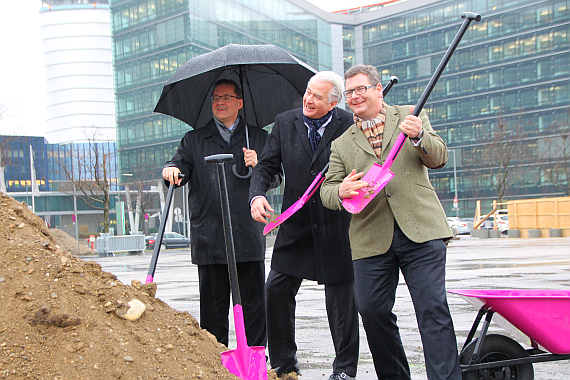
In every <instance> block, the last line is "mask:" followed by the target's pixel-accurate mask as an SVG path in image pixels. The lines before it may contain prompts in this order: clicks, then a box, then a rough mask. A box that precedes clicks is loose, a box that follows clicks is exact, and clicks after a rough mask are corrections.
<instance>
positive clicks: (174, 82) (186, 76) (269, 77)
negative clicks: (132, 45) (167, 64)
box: [154, 44, 316, 128]
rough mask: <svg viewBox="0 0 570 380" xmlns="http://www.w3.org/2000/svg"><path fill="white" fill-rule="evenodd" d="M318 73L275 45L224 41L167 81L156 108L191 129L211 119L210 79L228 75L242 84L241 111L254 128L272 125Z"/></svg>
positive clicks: (293, 105) (299, 102)
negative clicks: (227, 42) (224, 42)
mask: <svg viewBox="0 0 570 380" xmlns="http://www.w3.org/2000/svg"><path fill="white" fill-rule="evenodd" d="M315 73H316V71H315V70H314V69H313V68H311V67H310V66H309V65H307V64H305V63H303V62H301V61H300V60H298V59H297V58H295V57H293V56H292V55H291V54H289V53H288V52H287V51H286V50H284V49H282V48H280V47H277V46H273V45H235V44H232V45H226V46H224V47H222V48H219V49H217V50H214V51H212V52H209V53H206V54H202V55H199V56H197V57H194V58H191V59H189V60H188V61H186V63H184V65H182V66H181V67H180V68H179V69H178V70H177V71H176V72H175V73H174V75H172V77H171V78H170V79H169V80H168V82H166V84H165V85H164V88H163V89H162V94H161V96H160V99H159V100H158V103H157V104H156V107H155V109H154V112H159V113H163V114H166V115H170V116H173V117H175V118H177V119H179V120H182V121H184V122H185V123H187V124H189V125H191V126H192V127H194V128H199V127H202V126H203V125H205V124H206V122H207V121H208V120H210V119H211V118H212V107H211V102H210V95H211V92H212V86H213V84H214V82H216V81H217V80H219V79H232V80H234V81H235V82H237V83H238V84H240V86H241V87H242V91H243V98H244V99H243V101H244V108H243V109H242V111H241V112H242V115H243V116H244V117H245V119H246V121H247V122H248V123H249V124H251V125H254V126H257V127H259V128H263V127H265V126H266V125H268V124H271V123H272V122H273V121H274V119H275V116H276V115H277V114H278V113H281V112H284V111H287V110H290V109H292V108H296V107H300V106H301V105H302V96H303V94H304V93H305V89H306V87H307V82H308V81H309V79H310V78H311V77H312V76H313V75H314V74H315Z"/></svg>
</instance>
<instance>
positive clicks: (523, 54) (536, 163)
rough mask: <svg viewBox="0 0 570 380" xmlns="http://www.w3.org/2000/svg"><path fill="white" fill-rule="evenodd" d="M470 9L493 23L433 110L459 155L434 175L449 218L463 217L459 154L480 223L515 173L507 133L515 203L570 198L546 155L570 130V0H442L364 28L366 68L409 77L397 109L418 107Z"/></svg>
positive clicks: (437, 94)
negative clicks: (503, 149) (481, 208)
mask: <svg viewBox="0 0 570 380" xmlns="http://www.w3.org/2000/svg"><path fill="white" fill-rule="evenodd" d="M465 11H473V12H477V13H479V14H481V15H482V16H483V20H482V21H481V22H479V23H476V22H472V23H471V26H470V29H469V30H468V31H467V33H466V34H465V36H464V38H463V39H462V41H461V43H460V44H459V47H458V49H457V50H456V52H455V54H454V56H453V57H452V59H451V61H450V62H449V64H448V66H447V68H446V70H445V71H444V72H443V75H442V77H441V79H440V80H439V82H438V84H437V86H436V87H435V90H434V92H433V93H432V95H431V97H430V99H429V101H428V104H427V105H426V110H427V111H428V114H429V116H430V121H431V123H432V125H433V127H434V129H435V130H436V131H437V132H438V133H439V134H440V135H441V136H442V137H443V138H444V140H445V141H446V142H447V144H448V146H449V148H450V149H452V152H450V157H449V158H450V160H449V163H448V164H447V166H446V167H445V168H443V169H439V170H435V171H431V173H430V177H431V180H432V183H433V185H434V187H435V188H436V190H437V192H438V195H439V196H440V199H441V200H442V203H443V204H444V207H445V209H446V212H447V213H448V215H449V214H451V215H454V214H455V211H453V210H452V200H453V198H454V196H455V183H454V165H453V162H454V155H456V157H455V163H456V172H457V189H458V190H457V195H458V199H459V208H460V209H461V211H460V214H461V215H462V216H472V215H473V210H474V209H475V201H476V200H484V202H483V203H484V205H485V206H486V210H487V211H490V203H491V199H497V186H496V182H497V181H499V180H501V177H502V176H503V173H504V172H505V170H506V169H505V168H503V167H501V166H502V165H501V164H502V163H503V162H504V161H505V157H501V154H502V153H500V152H498V151H496V150H493V147H494V145H495V146H496V145H497V144H496V140H497V137H496V136H494V135H496V134H497V130H498V128H499V127H501V126H502V127H504V129H505V132H504V133H503V134H502V135H501V136H500V138H501V139H503V140H507V141H509V140H510V141H513V144H514V142H515V141H516V143H517V144H518V152H514V156H515V157H514V158H513V160H512V161H511V162H510V165H511V167H510V170H511V175H510V177H509V178H508V179H507V180H508V181H512V182H514V183H513V184H512V186H511V187H510V188H508V189H507V191H506V192H505V199H517V198H519V199H520V198H536V197H553V196H562V195H567V194H563V193H561V192H560V189H559V188H556V187H555V186H554V185H553V183H552V178H551V175H550V174H551V173H550V172H551V170H556V169H555V168H553V166H552V164H553V161H555V160H554V158H556V157H552V155H548V154H544V153H545V152H547V151H548V145H550V144H552V141H554V140H557V139H563V138H562V137H561V136H563V135H564V134H568V133H569V132H570V127H569V112H570V100H569V95H570V88H569V87H570V80H569V79H570V55H569V51H570V30H569V28H570V1H566V0H552V1H536V0H535V1H529V0H518V1H513V0H496V1H485V0H462V1H443V2H442V1H440V2H437V3H433V4H432V5H427V6H424V7H421V8H416V9H408V10H407V11H404V12H399V13H398V14H394V15H390V16H389V17H382V18H379V19H377V20H371V21H367V22H364V23H362V24H361V25H360V26H361V28H362V31H361V33H362V41H363V42H362V44H363V62H364V63H366V64H371V65H374V66H376V67H377V68H378V69H379V70H380V71H381V73H382V77H383V81H386V80H387V79H388V77H389V75H397V76H398V77H399V78H400V83H399V84H398V85H397V86H396V87H394V89H393V90H392V92H391V93H390V95H389V99H387V100H388V102H389V103H394V104H415V103H416V102H417V101H418V100H419V97H420V95H421V94H422V92H423V90H424V88H425V87H426V84H427V82H428V81H429V79H430V77H431V75H432V73H433V72H434V70H435V68H436V67H437V65H438V64H439V62H440V61H441V58H442V57H443V54H444V52H445V51H446V50H447V48H448V46H449V45H450V43H451V41H452V40H453V38H454V36H455V35H456V33H457V31H458V30H459V26H460V24H461V23H462V21H463V20H462V19H460V15H461V13H463V12H465ZM368 17H370V14H369V15H368ZM564 141H567V140H564ZM489 154H491V155H493V156H494V157H484V156H485V155H489ZM482 156H483V157H482ZM558 159H560V157H558ZM566 159H568V157H566ZM563 180H564V179H563ZM565 180H566V181H567V179H565Z"/></svg>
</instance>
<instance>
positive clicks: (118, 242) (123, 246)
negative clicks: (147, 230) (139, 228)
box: [97, 233, 146, 256]
mask: <svg viewBox="0 0 570 380" xmlns="http://www.w3.org/2000/svg"><path fill="white" fill-rule="evenodd" d="M145 248H146V243H145V237H144V235H142V234H137V235H122V236H113V235H112V234H110V233H109V234H101V236H100V237H98V238H97V253H98V254H99V256H106V255H112V256H113V255H115V253H117V252H129V253H140V254H144V250H145Z"/></svg>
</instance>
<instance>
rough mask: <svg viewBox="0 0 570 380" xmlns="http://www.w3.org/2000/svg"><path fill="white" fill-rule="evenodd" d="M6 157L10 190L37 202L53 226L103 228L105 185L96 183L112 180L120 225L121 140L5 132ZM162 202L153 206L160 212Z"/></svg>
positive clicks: (0, 150) (83, 233)
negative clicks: (67, 140)
mask: <svg viewBox="0 0 570 380" xmlns="http://www.w3.org/2000/svg"><path fill="white" fill-rule="evenodd" d="M0 157H1V158H2V160H1V165H2V166H3V168H4V181H5V188H6V193H7V194H8V195H10V196H11V197H13V198H14V199H16V200H17V201H20V202H25V203H26V204H27V205H28V206H29V207H30V208H32V207H33V209H34V211H35V213H36V214H37V215H38V216H40V217H41V218H43V219H44V221H45V222H46V224H47V225H48V226H49V227H53V228H60V229H62V230H64V231H66V232H67V233H69V234H70V235H71V236H73V237H76V236H77V237H79V238H85V237H88V236H89V235H91V234H98V233H100V232H101V231H102V225H103V211H102V210H101V206H102V205H101V202H100V200H101V199H102V197H101V193H102V192H101V191H100V187H101V186H99V187H97V186H92V185H91V183H93V182H95V181H94V180H95V179H99V181H104V180H106V182H107V184H108V187H109V194H110V198H109V209H110V211H111V214H112V215H111V227H114V228H115V231H116V230H117V228H116V225H117V220H116V218H115V214H116V208H117V204H119V201H124V199H125V198H124V194H125V189H124V187H121V186H119V184H118V180H117V177H118V174H117V161H116V153H115V143H113V142H106V143H105V142H103V143H77V144H49V143H48V142H47V140H46V139H45V138H44V137H31V136H1V135H0ZM96 177H97V178H96ZM72 181H75V182H77V183H78V185H77V187H74V186H73V183H72ZM33 182H35V185H36V186H37V187H36V188H35V189H34V186H32V184H33ZM80 182H81V183H82V184H81V183H80ZM155 198H156V196H155ZM157 203H158V202H157V201H155V202H154V204H153V207H152V210H151V208H150V207H148V206H147V211H148V212H153V213H154V212H156V211H157V210H158V207H157ZM89 204H93V205H95V206H96V208H93V207H90V206H89Z"/></svg>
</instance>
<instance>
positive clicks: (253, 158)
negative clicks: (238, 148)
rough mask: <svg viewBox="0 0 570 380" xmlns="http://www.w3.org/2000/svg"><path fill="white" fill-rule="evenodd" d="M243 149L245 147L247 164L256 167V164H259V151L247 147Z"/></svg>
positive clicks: (244, 152)
mask: <svg viewBox="0 0 570 380" xmlns="http://www.w3.org/2000/svg"><path fill="white" fill-rule="evenodd" d="M242 149H243V160H244V161H245V166H251V167H252V168H255V165H257V153H256V152H255V150H253V149H246V148H245V147H244V148H242Z"/></svg>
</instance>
